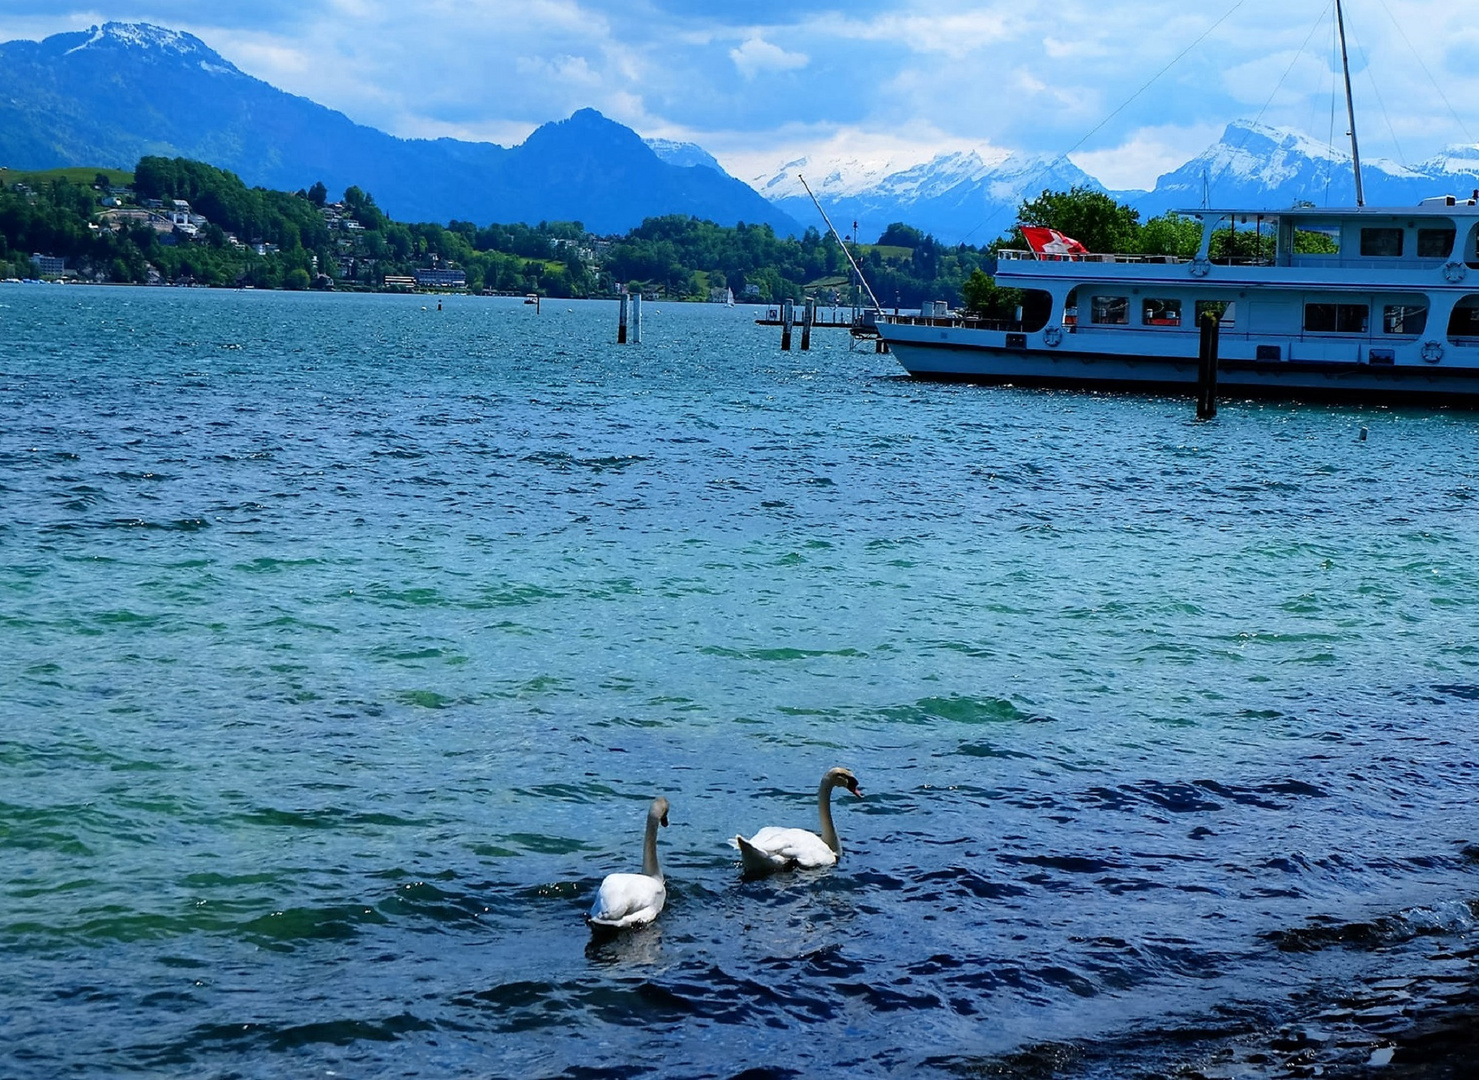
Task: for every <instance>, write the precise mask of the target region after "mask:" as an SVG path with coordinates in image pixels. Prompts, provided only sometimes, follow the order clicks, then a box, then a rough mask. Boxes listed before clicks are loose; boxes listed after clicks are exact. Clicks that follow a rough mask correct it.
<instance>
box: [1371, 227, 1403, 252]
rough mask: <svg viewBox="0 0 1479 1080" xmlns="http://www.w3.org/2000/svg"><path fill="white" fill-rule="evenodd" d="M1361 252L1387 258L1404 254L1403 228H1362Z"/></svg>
mask: <svg viewBox="0 0 1479 1080" xmlns="http://www.w3.org/2000/svg"><path fill="white" fill-rule="evenodd" d="M1361 254H1362V255H1368V256H1378V257H1381V258H1385V259H1392V258H1397V257H1398V256H1400V255H1401V254H1402V230H1401V229H1362V230H1361Z"/></svg>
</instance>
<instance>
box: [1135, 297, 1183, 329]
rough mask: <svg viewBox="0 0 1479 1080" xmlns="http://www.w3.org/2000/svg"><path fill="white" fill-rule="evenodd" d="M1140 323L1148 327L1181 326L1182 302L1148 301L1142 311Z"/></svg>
mask: <svg viewBox="0 0 1479 1080" xmlns="http://www.w3.org/2000/svg"><path fill="white" fill-rule="evenodd" d="M1140 321H1141V322H1142V323H1143V324H1145V325H1146V326H1180V325H1181V301H1180V300H1150V299H1147V300H1146V301H1145V304H1144V306H1143V307H1142V308H1141V309H1140Z"/></svg>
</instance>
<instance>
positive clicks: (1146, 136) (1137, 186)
mask: <svg viewBox="0 0 1479 1080" xmlns="http://www.w3.org/2000/svg"><path fill="white" fill-rule="evenodd" d="M1221 134H1222V127H1221V126H1220V125H1217V124H1206V125H1199V126H1192V127H1153V128H1141V129H1140V130H1138V131H1135V132H1132V133H1131V134H1130V137H1129V138H1127V139H1125V140H1124V141H1123V142H1121V143H1120V144H1119V145H1117V146H1112V147H1106V148H1105V149H1103V150H1088V151H1085V150H1079V151H1076V152H1075V153H1074V154H1072V155H1071V158H1072V161H1073V163H1074V164H1075V165H1077V166H1078V167H1079V168H1080V169H1082V170H1083V171H1084V172H1086V173H1088V174H1089V175H1090V176H1092V177H1094V178H1095V179H1097V180H1098V181H1099V182H1100V183H1101V184H1103V185H1104V186H1105V187H1107V188H1109V189H1110V190H1112V191H1148V190H1150V189H1151V188H1153V187H1155V182H1156V178H1157V177H1159V176H1160V175H1161V174H1162V173H1168V172H1170V171H1172V170H1173V169H1176V168H1178V167H1180V166H1181V165H1184V164H1185V163H1186V161H1187V159H1188V158H1190V157H1193V156H1195V155H1196V154H1197V153H1198V152H1199V151H1201V149H1202V148H1203V147H1206V146H1210V145H1211V144H1212V143H1214V142H1216V141H1217V138H1218V136H1220V135H1221Z"/></svg>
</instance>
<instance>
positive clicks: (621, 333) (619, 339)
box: [616, 293, 627, 345]
mask: <svg viewBox="0 0 1479 1080" xmlns="http://www.w3.org/2000/svg"><path fill="white" fill-rule="evenodd" d="M616 343H617V344H618V345H625V344H626V343H627V294H626V293H622V294H621V314H620V315H618V316H617V323H616Z"/></svg>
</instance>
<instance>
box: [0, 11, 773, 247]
mask: <svg viewBox="0 0 1479 1080" xmlns="http://www.w3.org/2000/svg"><path fill="white" fill-rule="evenodd" d="M148 154H155V155H162V156H167V157H186V158H193V159H196V160H199V161H204V162H208V163H209V164H212V165H216V166H218V167H220V168H224V169H229V170H231V171H232V172H234V173H236V174H237V175H239V176H240V177H241V178H242V179H243V180H245V181H246V182H247V183H248V184H253V185H260V186H263V187H268V188H275V189H280V190H288V191H294V190H298V189H300V188H306V187H309V186H311V185H312V184H313V183H314V182H315V181H318V180H321V181H323V183H324V184H325V186H327V187H328V189H329V191H330V192H331V193H338V192H340V191H342V190H344V188H346V187H348V186H349V185H358V186H359V187H360V188H362V189H364V190H366V191H369V192H370V193H371V194H373V195H374V196H375V201H376V202H377V203H378V204H379V205H380V206H381V208H382V209H384V210H385V211H386V212H387V213H389V214H390V215H391V216H392V217H394V218H397V219H399V220H402V221H437V222H446V221H450V220H452V219H454V218H456V219H461V220H470V221H475V222H477V223H479V224H487V223H490V222H503V223H511V222H518V221H523V222H530V223H532V222H537V221H541V220H550V221H554V220H565V221H570V220H575V221H581V222H584V223H585V225H586V227H587V228H588V229H591V230H592V231H594V232H597V233H615V232H624V231H626V230H627V229H629V228H631V227H633V226H635V225H639V224H640V223H641V222H642V220H643V219H644V218H647V217H654V216H658V215H662V214H691V215H694V216H697V217H701V218H708V219H710V220H713V221H716V222H718V223H720V224H723V225H732V224H734V223H736V222H738V221H746V222H754V223H768V224H770V225H772V226H774V227H775V228H776V230H777V231H778V232H780V233H782V234H788V233H791V232H794V231H797V225H796V222H795V221H793V220H792V219H791V218H790V217H789V216H788V215H787V214H785V212H784V211H781V210H779V209H777V208H775V207H774V206H772V205H770V204H769V203H768V202H766V201H765V200H764V199H762V198H761V197H760V196H759V195H757V194H756V193H755V191H754V190H753V189H752V188H750V187H748V186H747V185H745V184H743V183H741V182H740V181H738V180H735V179H734V178H733V177H730V176H727V175H725V174H724V173H723V172H722V170H719V171H716V170H714V169H712V168H706V167H702V166H698V167H693V166H690V167H684V166H680V165H674V164H669V163H667V162H665V161H663V160H662V159H661V158H660V157H659V156H658V155H657V153H655V152H654V151H653V149H652V148H651V147H649V146H648V145H647V144H646V143H644V142H643V141H642V139H641V138H640V137H639V136H638V135H637V134H636V133H635V132H633V131H631V130H630V129H629V128H626V127H623V126H622V125H620V124H617V123H615V122H614V121H611V120H608V119H606V118H605V117H603V116H602V115H601V114H600V113H598V112H595V111H594V110H590V109H583V110H581V111H580V112H577V113H576V114H575V115H574V116H572V117H570V118H569V119H568V120H564V121H560V122H557V123H551V124H546V125H544V126H543V127H541V128H539V129H538V130H537V131H535V132H534V133H533V134H532V135H530V136H529V138H528V139H527V140H526V141H525V142H524V143H523V144H522V145H520V146H516V147H512V148H505V147H501V146H497V145H494V144H492V143H474V142H461V141H457V140H453V139H435V140H426V139H399V138H396V137H394V136H392V135H388V134H386V133H384V132H382V131H377V130H375V129H374V128H370V127H365V126H363V125H361V124H356V123H354V122H353V121H351V120H350V119H349V118H348V117H346V116H344V115H343V114H342V113H338V112H335V111H333V110H331V109H327V108H325V107H324V106H322V105H318V104H315V103H314V102H312V101H309V100H308V99H306V98H301V97H296V96H294V95H291V94H287V93H284V92H283V91H281V90H278V89H276V88H275V87H273V86H270V85H269V84H267V83H265V82H263V81H261V80H260V79H255V78H253V77H251V76H250V75H246V74H244V73H243V72H241V71H240V70H238V69H237V68H236V67H235V66H234V65H233V64H231V63H230V62H229V61H227V60H225V59H224V58H222V57H221V56H220V55H219V54H217V53H216V52H214V51H213V50H211V49H210V48H209V47H208V46H206V45H205V44H204V43H203V42H201V41H200V40H199V39H198V38H195V37H193V36H191V35H190V34H184V33H180V32H178V31H174V30H167V29H163V28H161V27H157V26H149V25H144V24H129V23H108V24H106V25H104V26H101V27H94V28H93V29H92V30H88V31H83V32H80V33H71V34H58V35H55V36H53V37H49V38H47V39H46V40H45V41H41V42H33V41H11V42H8V43H5V44H3V45H0V163H3V164H5V165H7V166H9V167H11V168H15V169H45V168H53V167H57V166H68V165H84V166H94V165H95V166H105V167H114V168H125V169H127V168H132V167H133V166H134V164H135V163H136V162H137V161H138V159H139V158H140V157H142V156H144V155H148Z"/></svg>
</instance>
